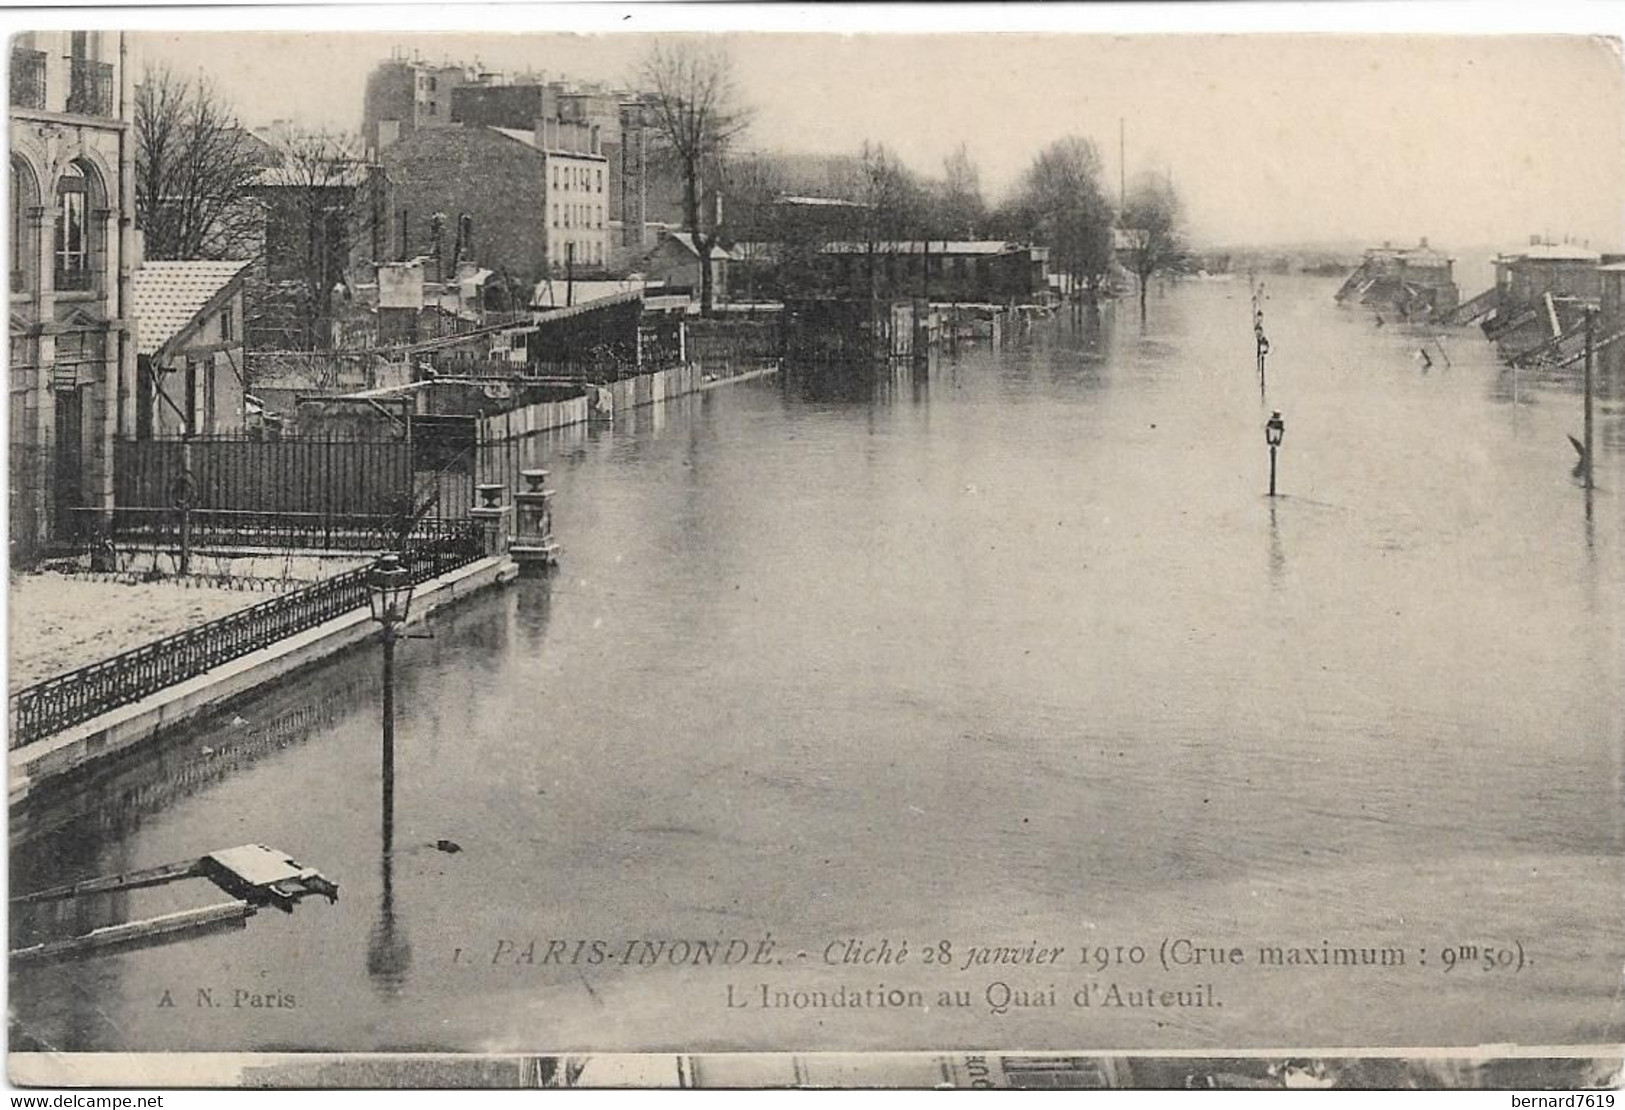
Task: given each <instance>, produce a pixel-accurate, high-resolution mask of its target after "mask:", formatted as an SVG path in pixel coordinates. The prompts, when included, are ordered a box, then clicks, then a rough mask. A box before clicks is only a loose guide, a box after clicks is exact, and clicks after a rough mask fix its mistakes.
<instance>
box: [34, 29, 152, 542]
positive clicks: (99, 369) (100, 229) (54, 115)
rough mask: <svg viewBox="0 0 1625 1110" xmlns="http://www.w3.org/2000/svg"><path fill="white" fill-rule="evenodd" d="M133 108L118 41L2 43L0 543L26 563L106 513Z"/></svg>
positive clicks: (124, 308)
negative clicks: (5, 95) (6, 355)
mask: <svg viewBox="0 0 1625 1110" xmlns="http://www.w3.org/2000/svg"><path fill="white" fill-rule="evenodd" d="M131 116H132V98H131V87H130V75H129V73H128V72H127V70H126V67H125V46H124V39H123V35H122V34H121V33H119V32H114V31H34V32H28V33H24V34H21V35H17V36H16V37H14V38H13V39H12V52H11V100H10V104H9V111H8V123H9V125H10V139H11V192H10V212H9V213H8V224H9V227H8V235H9V240H10V242H9V247H10V249H9V252H8V253H9V257H10V259H11V263H10V272H9V275H8V276H9V286H8V292H9V298H10V302H11V305H10V307H11V317H10V339H11V343H10V349H11V360H10V366H11V374H10V392H11V396H10V427H9V433H10V441H9V442H10V465H11V501H10V507H9V508H10V525H11V529H10V541H11V557H12V561H13V564H14V565H15V564H19V563H23V564H26V563H27V562H29V561H31V560H32V559H33V558H34V557H36V556H37V555H38V554H39V553H40V551H41V550H42V548H43V546H44V545H45V543H46V542H47V541H48V540H49V539H50V538H51V537H53V536H57V535H62V534H64V533H66V532H67V531H68V530H69V529H70V528H72V527H73V526H74V525H75V523H76V522H78V521H80V520H82V519H83V515H84V514H82V513H79V512H77V511H76V510H85V509H89V510H105V509H110V508H111V507H112V503H113V440H114V438H115V437H116V436H117V435H119V434H121V433H128V431H129V429H130V421H131V410H132V406H131V405H130V398H131V394H132V393H133V389H132V386H133V379H134V373H135V346H134V343H133V337H132V336H131V325H130V317H131V270H132V268H133V267H134V265H135V263H136V261H137V260H136V243H135V225H134V216H135V200H134V172H133V168H132V164H133V159H134V149H133V145H132V142H133V140H132V138H131V134H130V130H129V128H130V123H129V121H130V119H131Z"/></svg>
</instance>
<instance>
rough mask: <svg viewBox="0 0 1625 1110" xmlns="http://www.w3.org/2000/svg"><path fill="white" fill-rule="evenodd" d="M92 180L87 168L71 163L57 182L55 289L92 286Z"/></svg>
mask: <svg viewBox="0 0 1625 1110" xmlns="http://www.w3.org/2000/svg"><path fill="white" fill-rule="evenodd" d="M91 284H92V283H91V270H90V179H89V178H88V177H87V176H86V174H85V170H84V167H83V166H81V165H80V164H79V163H77V162H70V163H68V167H67V169H65V170H63V172H62V176H61V177H59V178H57V182H56V288H57V289H61V290H70V291H75V290H85V289H89V288H91Z"/></svg>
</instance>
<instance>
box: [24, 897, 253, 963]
mask: <svg viewBox="0 0 1625 1110" xmlns="http://www.w3.org/2000/svg"><path fill="white" fill-rule="evenodd" d="M254 913H255V909H254V907H253V906H251V905H249V904H248V903H247V902H245V901H243V900H242V899H240V898H236V899H232V900H231V901H229V902H216V903H214V904H213V905H209V906H200V907H198V908H196V909H190V910H177V911H176V912H174V913H166V914H161V915H159V916H158V917H146V918H142V919H141V920H139V921H124V922H120V923H119V924H117V925H104V926H102V927H101V928H100V929H93V930H91V931H90V932H88V933H84V934H82V935H80V936H76V937H67V938H65V939H63V940H51V941H46V942H44V943H43V944H35V945H32V946H30V947H28V948H18V949H15V950H14V951H12V953H11V960H12V962H13V963H29V962H34V961H39V960H50V959H56V958H59V957H62V956H71V955H74V954H76V953H79V952H90V951H94V950H96V949H99V948H107V947H110V946H112V945H116V944H128V943H130V942H132V941H139V940H148V939H151V938H153V937H159V936H165V935H168V934H171V933H180V932H186V931H187V930H190V929H201V928H204V927H206V926H209V925H217V924H220V923H221V922H225V921H240V920H243V919H245V918H248V917H251V916H253V914H254Z"/></svg>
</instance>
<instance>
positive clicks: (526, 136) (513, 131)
mask: <svg viewBox="0 0 1625 1110" xmlns="http://www.w3.org/2000/svg"><path fill="white" fill-rule="evenodd" d="M488 130H491V131H495V132H496V133H497V134H499V135H504V136H506V137H507V138H510V139H512V140H513V141H514V142H516V143H524V144H525V145H526V146H528V147H530V148H531V149H532V150H540V151H544V152H545V153H547V154H558V155H563V156H564V157H566V158H597V159H599V160H600V161H607V159H606V158H605V157H604V156H603V155H602V154H588V153H587V152H586V151H581V150H564V149H562V148H552V147H544V146H542V145H541V144H539V143H538V142H537V141H536V132H534V131H522V130H520V129H519V128H517V127H492V128H488Z"/></svg>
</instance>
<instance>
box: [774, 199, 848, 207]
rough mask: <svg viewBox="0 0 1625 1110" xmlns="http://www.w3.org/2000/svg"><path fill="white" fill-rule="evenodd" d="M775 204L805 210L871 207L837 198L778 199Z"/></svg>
mask: <svg viewBox="0 0 1625 1110" xmlns="http://www.w3.org/2000/svg"><path fill="white" fill-rule="evenodd" d="M773 203H775V204H790V205H796V206H797V207H806V208H870V207H872V205H868V204H864V203H862V202H861V201H856V200H841V199H839V198H837V197H780V198H779V199H778V200H776V201H774V202H773Z"/></svg>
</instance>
